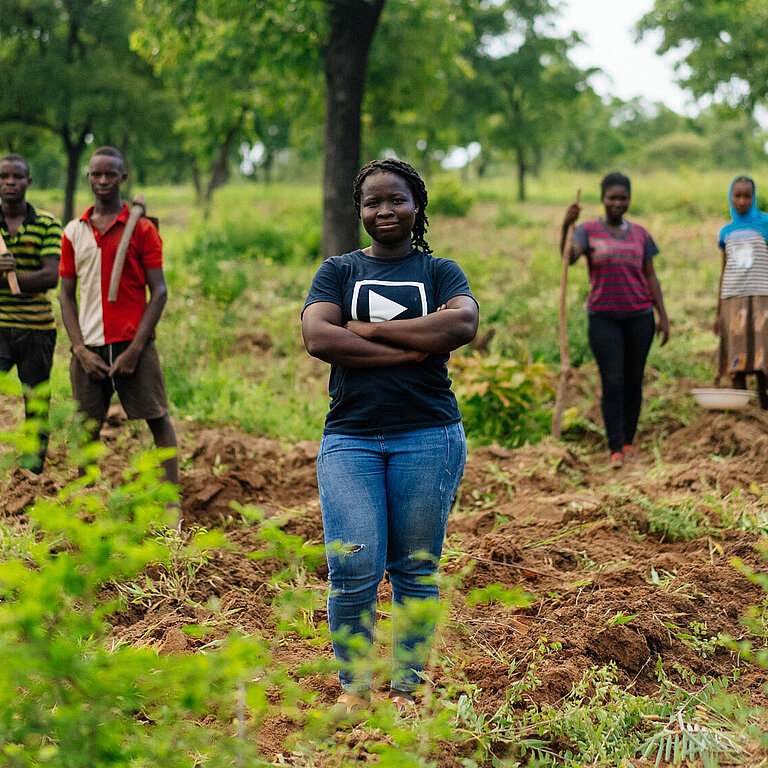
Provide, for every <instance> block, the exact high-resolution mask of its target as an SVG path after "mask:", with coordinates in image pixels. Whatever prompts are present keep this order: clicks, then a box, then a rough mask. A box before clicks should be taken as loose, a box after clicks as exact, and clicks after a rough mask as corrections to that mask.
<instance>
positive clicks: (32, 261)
mask: <svg viewBox="0 0 768 768" xmlns="http://www.w3.org/2000/svg"><path fill="white" fill-rule="evenodd" d="M0 234H2V236H3V240H5V244H6V245H7V246H8V250H9V251H11V252H12V253H13V255H14V256H15V257H16V271H17V272H34V271H37V270H39V269H42V267H43V259H46V258H49V257H50V258H55V259H56V260H58V259H59V257H60V255H61V224H59V222H58V221H57V220H56V219H55V218H54V217H53V216H51V214H50V213H46V212H45V211H40V212H39V213H38V212H37V211H36V210H35V209H34V208H33V207H32V206H31V205H30V204H29V203H27V215H26V216H25V217H24V221H23V222H22V223H21V226H20V227H19V231H18V233H17V234H16V237H11V236H10V235H9V233H8V225H7V224H6V222H5V217H4V216H3V211H2V209H1V208H0ZM0 327H4V328H33V329H35V330H40V331H44V330H50V329H51V328H55V327H56V324H55V322H54V319H53V310H52V309H51V302H50V301H49V300H48V297H47V296H46V294H45V292H43V293H24V292H22V293H21V295H20V296H14V295H13V294H12V293H11V290H10V288H9V287H8V283H7V282H6V281H5V280H3V281H2V282H0Z"/></svg>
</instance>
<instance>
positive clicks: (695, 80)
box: [637, 0, 768, 109]
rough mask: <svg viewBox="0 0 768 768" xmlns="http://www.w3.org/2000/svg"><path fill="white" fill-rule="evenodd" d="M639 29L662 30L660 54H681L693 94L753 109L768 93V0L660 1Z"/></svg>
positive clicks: (683, 72)
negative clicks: (712, 96)
mask: <svg viewBox="0 0 768 768" xmlns="http://www.w3.org/2000/svg"><path fill="white" fill-rule="evenodd" d="M637 29H638V33H639V34H641V35H642V34H645V33H647V32H649V31H651V30H656V29H660V30H661V31H662V39H661V43H660V45H659V47H658V52H659V53H660V54H663V53H667V52H668V51H677V52H679V54H680V57H679V59H678V62H677V68H678V70H679V71H680V73H681V77H680V82H681V84H682V85H684V86H687V87H688V88H690V89H691V90H692V91H693V93H694V95H696V96H703V95H705V94H711V95H714V96H716V97H717V98H718V99H722V100H724V101H726V102H727V103H728V104H730V105H731V106H739V105H742V106H747V107H748V108H750V109H752V108H754V107H755V105H757V104H759V103H761V102H764V101H765V99H766V96H768V35H767V34H766V30H768V0H706V2H696V3H694V2H690V0H656V2H655V3H654V6H653V9H652V10H651V11H650V12H649V13H647V14H646V15H645V16H643V18H642V19H641V20H640V21H639V22H638V25H637Z"/></svg>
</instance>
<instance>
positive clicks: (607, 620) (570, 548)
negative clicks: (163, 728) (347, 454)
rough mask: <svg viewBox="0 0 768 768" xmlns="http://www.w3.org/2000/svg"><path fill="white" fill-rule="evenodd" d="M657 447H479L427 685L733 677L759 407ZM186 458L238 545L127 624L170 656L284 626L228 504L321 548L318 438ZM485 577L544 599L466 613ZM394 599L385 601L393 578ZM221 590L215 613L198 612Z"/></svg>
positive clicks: (481, 694)
mask: <svg viewBox="0 0 768 768" xmlns="http://www.w3.org/2000/svg"><path fill="white" fill-rule="evenodd" d="M106 429H107V434H106V442H107V443H108V444H110V443H111V444H112V445H115V444H116V441H120V440H122V441H123V443H125V439H126V438H125V429H124V426H123V425H122V424H121V423H120V419H119V418H117V419H114V420H113V421H112V422H111V423H110V425H109V426H108V427H107V428H106ZM643 438H644V439H645V440H646V444H651V443H652V444H653V445H654V446H655V448H654V449H653V450H646V451H641V452H640V453H639V457H638V460H637V461H636V462H634V463H628V464H626V465H625V467H624V468H623V469H621V470H620V471H618V472H616V471H613V470H611V469H610V468H609V467H608V466H607V464H606V463H605V458H604V455H603V453H604V452H594V451H591V452H590V451H588V450H587V449H584V448H582V447H580V446H579V445H576V444H568V443H555V442H552V441H550V440H545V441H544V442H542V443H540V444H539V445H536V446H530V447H525V448H521V449H519V450H508V449H503V448H498V447H484V448H479V449H476V450H474V451H473V452H471V454H470V457H469V460H468V465H467V469H466V473H465V477H464V480H463V482H462V485H461V488H460V497H459V499H458V500H457V504H456V506H455V508H454V511H453V513H452V515H451V518H450V521H449V528H448V538H447V541H446V546H445V557H444V565H443V571H444V572H445V573H446V574H449V575H450V574H453V575H457V574H460V573H461V574H462V576H461V581H460V585H459V586H458V588H457V589H456V591H455V594H454V595H453V598H452V600H453V602H452V608H451V614H450V621H449V622H448V625H447V627H446V628H445V629H444V630H443V631H442V632H441V633H440V634H439V636H438V641H437V647H436V650H437V654H436V658H437V662H436V665H435V666H433V668H431V670H430V674H432V675H434V676H435V678H436V679H439V678H440V676H441V675H449V674H450V675H456V674H457V668H456V667H455V666H454V667H453V668H452V669H450V670H447V669H443V668H442V667H441V665H442V664H445V663H451V664H454V665H455V663H456V660H457V659H461V661H462V663H461V671H460V673H461V675H462V677H463V678H464V679H465V680H466V682H468V683H471V684H473V685H474V686H476V687H477V689H478V693H477V700H476V708H477V709H478V710H480V711H484V712H489V713H490V712H493V711H495V710H496V709H497V708H498V707H499V706H500V705H501V704H503V703H504V700H505V695H506V691H507V689H508V687H509V685H510V682H511V681H513V680H515V679H516V677H518V678H519V676H521V675H523V674H525V671H526V665H525V664H522V663H518V665H517V666H516V671H514V672H512V673H510V666H511V662H512V661H513V660H518V662H520V660H523V659H529V660H530V659H531V658H533V657H534V655H537V654H538V657H537V668H536V676H537V678H538V680H539V684H538V685H536V686H534V687H532V689H531V690H530V691H529V693H528V694H527V696H528V699H529V701H530V702H531V703H535V704H553V703H555V702H557V701H559V700H561V699H562V698H563V697H565V696H567V695H568V694H569V692H570V691H571V688H572V686H573V685H574V684H575V683H578V682H579V681H580V680H581V679H582V677H583V675H584V674H585V672H587V671H588V670H590V669H592V668H594V667H596V666H601V665H607V664H614V665H615V668H616V673H615V674H616V676H615V679H616V683H617V684H618V685H621V686H622V687H625V688H627V689H631V690H632V691H634V692H635V693H637V694H641V695H642V694H653V693H654V692H655V691H656V690H657V689H658V685H659V682H658V680H659V669H658V666H660V667H661V668H663V670H664V672H665V673H666V675H667V677H668V678H669V679H672V680H675V681H677V682H679V683H680V684H684V683H685V680H684V671H685V670H687V671H690V672H693V673H695V674H696V675H707V676H708V677H709V676H718V675H726V674H729V673H731V672H732V671H733V669H734V668H735V667H737V666H739V661H738V659H737V657H736V656H735V655H734V654H733V653H732V652H731V651H729V650H728V649H727V648H725V647H724V646H723V645H722V644H719V643H717V642H716V638H718V636H720V635H721V634H725V635H729V636H731V637H733V638H736V639H740V638H749V637H750V635H749V632H748V631H747V630H746V629H745V628H744V626H743V625H742V619H743V617H744V616H745V615H746V614H747V612H748V611H749V609H750V607H751V606H756V605H763V606H765V604H766V594H765V593H764V591H763V590H762V588H761V587H759V586H758V585H756V584H754V583H752V582H751V581H749V580H748V579H747V578H746V577H745V576H744V575H742V573H741V572H740V571H739V570H737V569H736V568H735V567H734V564H733V560H734V558H739V559H740V560H741V561H742V562H743V563H744V564H746V565H747V566H749V567H751V568H752V569H753V570H755V571H758V572H768V561H766V560H764V559H763V558H762V557H761V555H760V554H759V553H758V552H757V551H756V547H757V546H758V545H759V544H760V542H761V540H762V539H763V538H764V536H765V532H766V530H768V512H766V511H765V509H764V507H765V501H766V499H768V485H767V484H765V483H764V480H765V478H768V417H766V415H765V414H764V413H763V412H761V411H759V410H758V409H757V408H756V407H750V408H749V409H748V410H746V411H743V412H741V413H738V414H736V413H734V414H728V415H725V414H714V413H703V412H702V413H701V415H700V418H699V419H698V421H696V422H695V423H693V424H691V425H690V426H687V427H684V428H679V427H678V428H673V429H672V431H670V433H669V434H667V435H664V434H662V433H659V434H658V435H654V436H653V441H651V440H650V438H649V436H647V435H646V436H643ZM128 440H129V442H130V441H131V440H132V438H128ZM123 450H125V445H123ZM181 451H182V455H183V458H184V460H185V461H184V463H183V466H184V467H186V468H185V469H184V471H183V472H182V498H183V502H182V507H183V516H184V525H185V527H187V528H190V527H192V526H204V527H207V528H220V529H222V530H223V531H224V532H225V535H226V537H227V539H228V540H229V541H230V542H231V543H232V544H233V545H234V546H233V548H231V549H228V550H216V551H212V552H210V553H209V557H208V558H207V559H205V560H204V561H202V562H200V563H199V564H198V565H197V566H196V568H197V570H196V572H195V573H194V577H193V578H189V579H187V580H186V581H185V582H184V584H185V587H184V589H185V590H186V591H185V594H178V593H177V594H176V595H175V596H174V595H173V594H171V593H165V594H163V593H162V591H160V592H158V594H157V595H155V596H154V597H151V596H150V597H147V599H144V600H141V601H139V602H137V603H136V604H133V605H130V607H129V608H128V609H127V610H126V611H125V612H123V613H121V614H119V615H116V616H114V617H113V624H114V629H113V633H114V637H115V639H116V640H120V641H125V642H130V643H134V644H140V645H148V644H153V645H155V646H157V647H158V649H159V650H160V652H162V653H170V652H194V651H195V649H196V648H198V647H200V646H201V645H202V644H206V643H210V642H211V640H212V639H213V638H215V637H216V636H223V635H224V634H226V633H227V632H229V631H230V630H232V629H233V628H238V629H240V630H242V631H244V632H246V633H259V634H265V633H269V632H271V631H273V626H274V623H273V619H272V613H271V609H270V603H271V601H272V600H273V598H274V597H275V593H276V588H275V586H274V585H273V584H272V583H271V581H270V579H271V578H272V577H273V576H274V575H275V573H277V572H278V571H279V570H281V569H282V568H283V566H284V563H281V562H280V561H278V560H277V559H275V558H267V559H263V560H253V559H249V558H248V556H247V555H248V554H249V553H250V552H252V551H254V550H257V549H259V548H261V547H263V546H264V543H263V541H262V540H260V538H259V536H258V530H257V527H256V526H254V525H249V524H247V523H245V522H244V520H243V518H242V516H241V515H240V514H239V513H238V512H236V511H235V510H233V509H232V507H231V506H230V502H232V501H235V502H238V503H240V504H250V505H254V506H255V507H258V508H259V509H260V510H262V511H263V513H264V516H265V517H266V518H268V519H279V520H280V521H281V522H280V528H281V529H282V530H283V531H284V532H285V533H287V534H293V535H298V536H301V537H303V538H304V539H306V540H309V541H313V542H316V543H320V542H321V541H322V527H321V519H320V510H319V502H318V498H317V485H316V480H315V457H316V452H317V444H316V443H309V442H308V443H299V444H296V445H293V446H290V447H287V448H286V447H284V446H282V445H281V444H280V443H279V442H278V441H275V440H269V439H263V438H256V437H253V436H250V435H246V434H242V433H237V432H234V431H231V430H226V429H196V428H192V429H189V428H188V431H187V432H186V433H185V434H184V435H183V442H182V446H181ZM103 466H104V470H105V472H106V473H107V474H109V475H114V476H115V477H118V476H119V472H120V471H121V470H122V467H123V466H124V460H123V458H122V457H121V455H118V454H116V453H115V454H112V455H111V456H110V457H108V458H107V459H105V461H104V462H103ZM53 490H55V488H54V487H53V486H52V483H51V481H50V480H46V479H45V477H44V478H43V479H42V480H41V479H38V478H35V477H33V476H30V475H28V474H25V473H23V472H19V473H18V474H17V475H16V476H15V477H14V480H13V483H12V487H11V493H10V494H8V496H7V498H6V499H5V500H4V503H3V506H4V509H3V514H4V515H5V516H6V517H14V516H19V515H23V508H24V507H25V505H26V504H28V503H29V502H30V501H31V500H32V497H33V495H34V494H35V493H40V492H43V493H45V492H52V491H53ZM468 566H471V567H468ZM151 575H152V574H150V576H151ZM325 576H326V572H325V571H324V568H323V566H322V565H321V566H320V568H319V569H318V572H317V574H314V575H308V576H307V579H308V583H309V584H310V585H311V586H313V587H314V588H316V589H317V590H318V592H322V590H323V589H324V588H325V582H324V577H325ZM491 585H501V587H503V588H504V589H507V590H512V589H515V588H520V589H522V590H524V591H526V592H528V593H530V594H531V595H533V596H534V597H533V601H532V602H531V604H530V605H529V606H527V607H520V606H515V605H504V604H503V602H499V601H496V602H491V604H483V603H479V604H476V605H472V606H470V605H468V604H467V597H468V596H469V595H471V594H473V593H475V594H477V593H476V590H478V589H482V588H487V587H489V586H491ZM493 589H496V590H498V589H500V588H497V587H495V586H494V587H493V588H492V590H493ZM380 596H381V598H382V600H384V601H386V599H387V587H386V585H383V586H382V589H381V595H380ZM211 598H215V599H216V601H217V605H218V609H217V612H216V613H215V615H214V613H213V612H211V611H209V610H208V609H205V608H202V607H201V606H204V605H207V604H208V605H210V600H211ZM470 602H471V601H470ZM324 620H325V614H324V610H323V609H322V608H320V609H318V610H316V611H315V613H314V616H313V617H312V621H314V622H315V623H320V622H323V621H324ZM193 623H198V624H200V623H203V624H206V625H207V626H208V627H209V630H210V632H209V633H208V634H206V635H204V636H203V637H200V638H195V637H192V636H190V635H187V634H185V633H183V632H182V631H181V630H182V627H184V626H186V625H189V624H193ZM211 633H212V634H211ZM542 638H546V640H547V641H548V644H549V645H548V648H549V650H548V652H547V653H546V654H541V652H540V649H541V642H542ZM537 649H539V650H538V651H537ZM330 653H331V652H330V647H329V646H328V645H321V646H320V647H318V646H317V644H316V643H312V642H309V641H307V640H303V639H301V638H300V637H298V636H296V637H295V639H292V640H291V641H290V642H289V643H283V644H282V645H281V646H280V648H279V649H278V654H282V655H283V657H284V658H280V659H279V660H281V661H286V662H289V663H291V664H293V665H294V666H295V668H296V669H297V670H298V668H299V665H300V664H302V663H303V662H306V661H311V660H313V659H315V658H317V657H318V655H323V654H324V655H327V656H330ZM297 674H298V673H297ZM302 682H303V684H304V685H305V686H307V687H308V688H312V689H313V690H316V691H318V692H319V695H320V699H319V701H320V702H327V703H329V704H330V703H331V702H332V701H333V700H334V698H335V696H336V694H337V684H336V682H335V681H334V679H333V677H332V676H331V675H327V676H324V675H321V674H317V673H315V674H313V675H312V676H310V677H308V678H306V679H304V680H303V681H302ZM763 682H764V672H763V671H762V670H758V669H755V668H752V667H750V666H749V665H746V666H744V668H743V670H742V674H741V677H740V678H739V680H738V682H737V684H736V687H737V689H738V690H743V691H750V692H751V693H753V694H754V695H755V696H756V699H755V700H756V701H757V702H758V703H765V702H764V696H763V694H762V685H763ZM295 728H296V724H295V723H292V722H290V721H286V720H280V721H279V722H275V723H274V724H273V727H272V729H271V730H270V729H269V728H268V729H266V731H265V732H264V744H263V748H264V752H265V754H269V753H271V754H275V753H277V752H279V751H280V750H281V747H282V742H283V740H284V738H285V737H286V736H287V735H289V734H290V732H291V731H292V730H295ZM446 764H447V763H446Z"/></svg>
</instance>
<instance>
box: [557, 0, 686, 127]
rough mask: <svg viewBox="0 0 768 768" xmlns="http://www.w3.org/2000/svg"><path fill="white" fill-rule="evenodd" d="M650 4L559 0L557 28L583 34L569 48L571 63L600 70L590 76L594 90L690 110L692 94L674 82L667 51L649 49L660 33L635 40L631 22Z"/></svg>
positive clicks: (641, 0)
mask: <svg viewBox="0 0 768 768" xmlns="http://www.w3.org/2000/svg"><path fill="white" fill-rule="evenodd" d="M652 7H653V0H561V19H560V21H559V23H558V28H559V29H560V31H562V32H566V31H570V30H576V31H577V32H579V33H580V34H581V37H582V38H583V39H584V45H580V46H578V47H577V48H575V49H573V51H572V53H571V60H572V61H573V62H574V63H575V64H576V65H577V66H579V67H582V68H586V67H600V68H601V69H602V70H603V71H604V72H605V75H600V76H596V77H594V78H593V79H592V80H591V83H592V86H593V87H594V89H595V90H596V91H597V92H598V93H599V94H600V95H605V94H611V95H614V96H618V97H620V98H622V99H630V98H632V97H634V96H644V97H645V98H647V99H649V100H650V101H661V102H663V103H664V104H666V105H667V106H668V107H669V108H670V109H674V110H675V111H676V112H682V113H685V114H691V113H692V112H693V113H695V111H696V110H695V107H694V102H693V99H692V97H691V96H690V95H689V94H687V93H686V92H685V91H683V90H681V89H680V88H679V87H678V86H677V85H675V79H676V77H675V72H674V70H673V68H672V64H671V61H670V59H669V57H665V58H661V57H659V56H657V55H656V53H655V48H656V45H657V44H658V40H659V37H660V36H657V35H654V37H650V36H646V37H645V38H644V39H643V40H642V41H641V42H639V43H636V42H635V39H634V34H633V32H632V27H633V26H634V24H635V22H637V20H638V19H639V18H640V17H641V16H642V15H643V14H645V13H647V12H648V11H650V10H651V8H652Z"/></svg>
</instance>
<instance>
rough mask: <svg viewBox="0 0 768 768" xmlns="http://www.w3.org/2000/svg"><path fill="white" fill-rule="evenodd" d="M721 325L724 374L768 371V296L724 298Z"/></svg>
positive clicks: (721, 351) (722, 373)
mask: <svg viewBox="0 0 768 768" xmlns="http://www.w3.org/2000/svg"><path fill="white" fill-rule="evenodd" d="M720 327H721V332H720V365H719V371H718V373H719V375H720V376H730V375H731V374H734V373H754V372H755V371H768V296H734V297H732V298H730V299H723V300H722V302H721V303H720Z"/></svg>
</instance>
